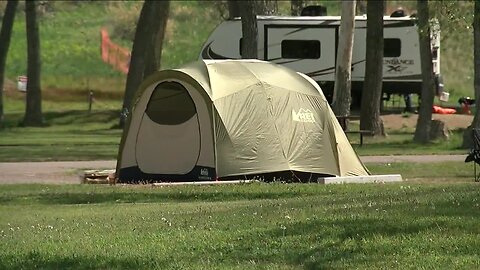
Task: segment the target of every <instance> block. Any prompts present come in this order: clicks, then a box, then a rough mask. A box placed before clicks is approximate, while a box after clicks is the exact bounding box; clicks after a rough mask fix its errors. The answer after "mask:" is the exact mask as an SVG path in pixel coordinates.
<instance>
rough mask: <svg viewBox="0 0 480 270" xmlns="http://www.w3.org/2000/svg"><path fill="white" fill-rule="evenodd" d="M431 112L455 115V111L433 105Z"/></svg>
mask: <svg viewBox="0 0 480 270" xmlns="http://www.w3.org/2000/svg"><path fill="white" fill-rule="evenodd" d="M432 112H433V113H438V114H455V113H457V110H455V109H451V108H442V107H440V106H435V105H433V109H432Z"/></svg>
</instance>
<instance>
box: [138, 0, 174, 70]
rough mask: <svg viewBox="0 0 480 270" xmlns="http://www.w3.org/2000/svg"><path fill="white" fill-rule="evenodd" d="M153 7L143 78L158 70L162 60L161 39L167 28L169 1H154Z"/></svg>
mask: <svg viewBox="0 0 480 270" xmlns="http://www.w3.org/2000/svg"><path fill="white" fill-rule="evenodd" d="M154 5H155V7H154V8H152V16H153V20H154V22H153V23H152V35H151V39H150V44H149V46H148V49H147V51H146V53H147V57H146V63H145V71H144V74H143V77H144V78H146V77H147V76H148V75H150V74H152V73H153V72H155V71H157V70H159V69H160V65H161V59H162V48H163V39H164V37H165V29H166V27H167V21H168V15H169V10H170V0H164V1H154Z"/></svg>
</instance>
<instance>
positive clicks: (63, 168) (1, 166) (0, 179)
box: [0, 155, 466, 184]
mask: <svg viewBox="0 0 480 270" xmlns="http://www.w3.org/2000/svg"><path fill="white" fill-rule="evenodd" d="M465 157H466V156H465V155H418V156H417V155H406V156H362V157H360V159H361V160H362V161H363V162H364V163H393V162H418V163H428V162H444V161H464V160H465ZM115 166H116V161H115V160H97V161H58V162H3V163H0V184H19V183H43V184H67V183H69V184H78V183H81V176H83V172H84V171H85V170H97V169H98V170H103V169H115Z"/></svg>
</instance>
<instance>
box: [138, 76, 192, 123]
mask: <svg viewBox="0 0 480 270" xmlns="http://www.w3.org/2000/svg"><path fill="white" fill-rule="evenodd" d="M196 112H197V111H196V108H195V104H194V103H193V100H192V98H191V97H190V94H189V93H188V91H187V89H185V87H183V85H181V84H179V83H177V82H163V83H161V84H159V85H158V86H157V87H156V88H155V90H153V93H152V96H151V97H150V100H149V101H148V105H147V109H146V110H145V113H146V114H147V115H148V117H149V118H150V119H151V120H152V121H154V122H155V123H158V124H161V125H178V124H181V123H183V122H185V121H187V120H188V119H190V118H192V116H194V115H195V113H196Z"/></svg>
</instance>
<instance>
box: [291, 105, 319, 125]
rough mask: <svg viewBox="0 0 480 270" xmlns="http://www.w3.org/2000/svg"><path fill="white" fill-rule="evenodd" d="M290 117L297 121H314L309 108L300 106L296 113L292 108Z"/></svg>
mask: <svg viewBox="0 0 480 270" xmlns="http://www.w3.org/2000/svg"><path fill="white" fill-rule="evenodd" d="M292 119H293V121H297V122H304V123H315V117H313V113H312V111H310V110H309V109H303V108H300V110H298V113H297V112H295V110H292Z"/></svg>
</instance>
